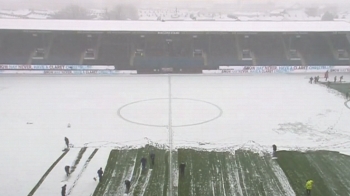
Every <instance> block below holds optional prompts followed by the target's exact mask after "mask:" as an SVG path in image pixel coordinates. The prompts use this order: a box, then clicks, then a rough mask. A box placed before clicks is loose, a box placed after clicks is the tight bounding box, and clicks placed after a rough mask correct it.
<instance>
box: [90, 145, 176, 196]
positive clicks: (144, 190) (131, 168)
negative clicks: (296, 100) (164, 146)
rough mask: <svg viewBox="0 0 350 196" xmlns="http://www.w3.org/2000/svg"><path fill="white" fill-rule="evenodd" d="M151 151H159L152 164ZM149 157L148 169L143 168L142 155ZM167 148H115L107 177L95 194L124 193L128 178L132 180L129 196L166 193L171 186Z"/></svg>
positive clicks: (95, 195) (111, 154) (106, 171)
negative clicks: (169, 185) (125, 182)
mask: <svg viewBox="0 0 350 196" xmlns="http://www.w3.org/2000/svg"><path fill="white" fill-rule="evenodd" d="M150 152H154V153H155V155H156V156H155V164H154V166H153V165H151V160H150V158H149V154H150ZM142 157H145V158H147V166H146V170H144V171H142V167H141V162H140V160H141V158H142ZM167 170H168V162H167V151H165V150H161V149H157V148H155V147H152V146H146V147H145V148H141V149H130V150H112V151H111V153H110V156H109V159H108V162H107V166H106V168H105V173H104V176H103V180H102V182H101V183H99V185H98V186H97V188H96V190H95V192H94V194H93V195H94V196H102V195H123V194H124V193H125V184H124V181H125V180H127V179H128V180H130V181H131V188H130V192H129V195H145V196H146V195H150V196H151V195H159V196H161V195H166V193H167V188H168V184H167V182H168V176H169V175H168V172H166V171H167Z"/></svg>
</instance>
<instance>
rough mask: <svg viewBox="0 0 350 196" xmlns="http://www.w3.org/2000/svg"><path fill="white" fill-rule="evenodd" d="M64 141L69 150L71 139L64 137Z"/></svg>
mask: <svg viewBox="0 0 350 196" xmlns="http://www.w3.org/2000/svg"><path fill="white" fill-rule="evenodd" d="M64 141H65V142H66V145H67V148H69V139H68V138H67V137H64Z"/></svg>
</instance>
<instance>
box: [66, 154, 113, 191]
mask: <svg viewBox="0 0 350 196" xmlns="http://www.w3.org/2000/svg"><path fill="white" fill-rule="evenodd" d="M91 149H92V148H91ZM92 150H94V149H92ZM111 150H112V149H110V148H102V149H99V150H98V151H97V153H96V154H95V156H94V157H93V158H92V159H91V161H90V162H89V164H88V167H87V168H86V169H85V170H84V172H83V173H82V175H81V176H80V178H79V180H78V181H77V183H76V184H75V187H74V189H72V191H71V193H70V195H73V196H80V195H81V196H83V195H92V194H93V193H94V191H95V188H96V186H97V184H98V177H97V170H98V169H100V167H102V170H103V171H104V167H105V165H106V163H107V160H108V157H109V153H110V152H111ZM85 153H86V152H85ZM90 154H91V153H88V154H87V155H88V156H90ZM76 172H80V170H79V171H76ZM94 177H96V179H97V181H94V180H93V178H94ZM70 188H71V183H69V184H68V185H67V190H68V189H70Z"/></svg>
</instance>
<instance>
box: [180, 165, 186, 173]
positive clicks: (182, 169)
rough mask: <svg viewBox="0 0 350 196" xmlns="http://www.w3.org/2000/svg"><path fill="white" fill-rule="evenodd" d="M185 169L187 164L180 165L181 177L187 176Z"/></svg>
mask: <svg viewBox="0 0 350 196" xmlns="http://www.w3.org/2000/svg"><path fill="white" fill-rule="evenodd" d="M185 167H186V164H185V163H181V164H180V176H185Z"/></svg>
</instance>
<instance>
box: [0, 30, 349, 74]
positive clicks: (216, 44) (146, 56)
mask: <svg viewBox="0 0 350 196" xmlns="http://www.w3.org/2000/svg"><path fill="white" fill-rule="evenodd" d="M38 48H43V50H44V51H45V52H46V53H47V54H46V55H45V58H44V59H31V57H32V56H33V54H34V52H35V50H36V49H38ZM87 49H91V50H93V51H95V54H96V56H95V57H96V58H95V59H94V58H92V59H83V54H84V52H85V51H86V50H87ZM243 50H247V51H248V52H250V53H251V57H252V60H243V59H242V56H243V55H242V53H243ZM289 50H296V51H297V53H298V54H300V56H301V60H289V56H288V54H289ZM338 50H344V51H346V52H345V53H350V44H349V40H348V38H347V36H346V34H332V33H328V34H327V33H309V34H301V35H298V34H282V33H255V34H244V33H241V34H232V33H231V34H229V33H228V34H215V33H212V34H201V33H184V34H174V35H172V34H169V35H168V34H165V35H164V34H157V33H147V34H144V35H143V34H140V33H134V34H130V33H120V34H118V33H116V34H115V33H101V34H92V35H91V34H89V33H76V32H64V33H63V32H59V33H49V32H48V33H33V32H20V31H15V32H1V31H0V63H1V64H27V63H31V64H60V65H62V64H69V65H74V64H87V65H115V66H116V68H117V69H132V68H150V69H153V68H162V67H163V68H164V67H174V68H185V67H187V68H194V67H202V68H203V69H217V68H218V67H219V66H223V65H225V66H230V65H231V66H234V65H262V66H267V65H348V64H349V63H350V62H349V60H348V59H347V58H343V59H338V58H337V52H338ZM140 51H141V52H140Z"/></svg>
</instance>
